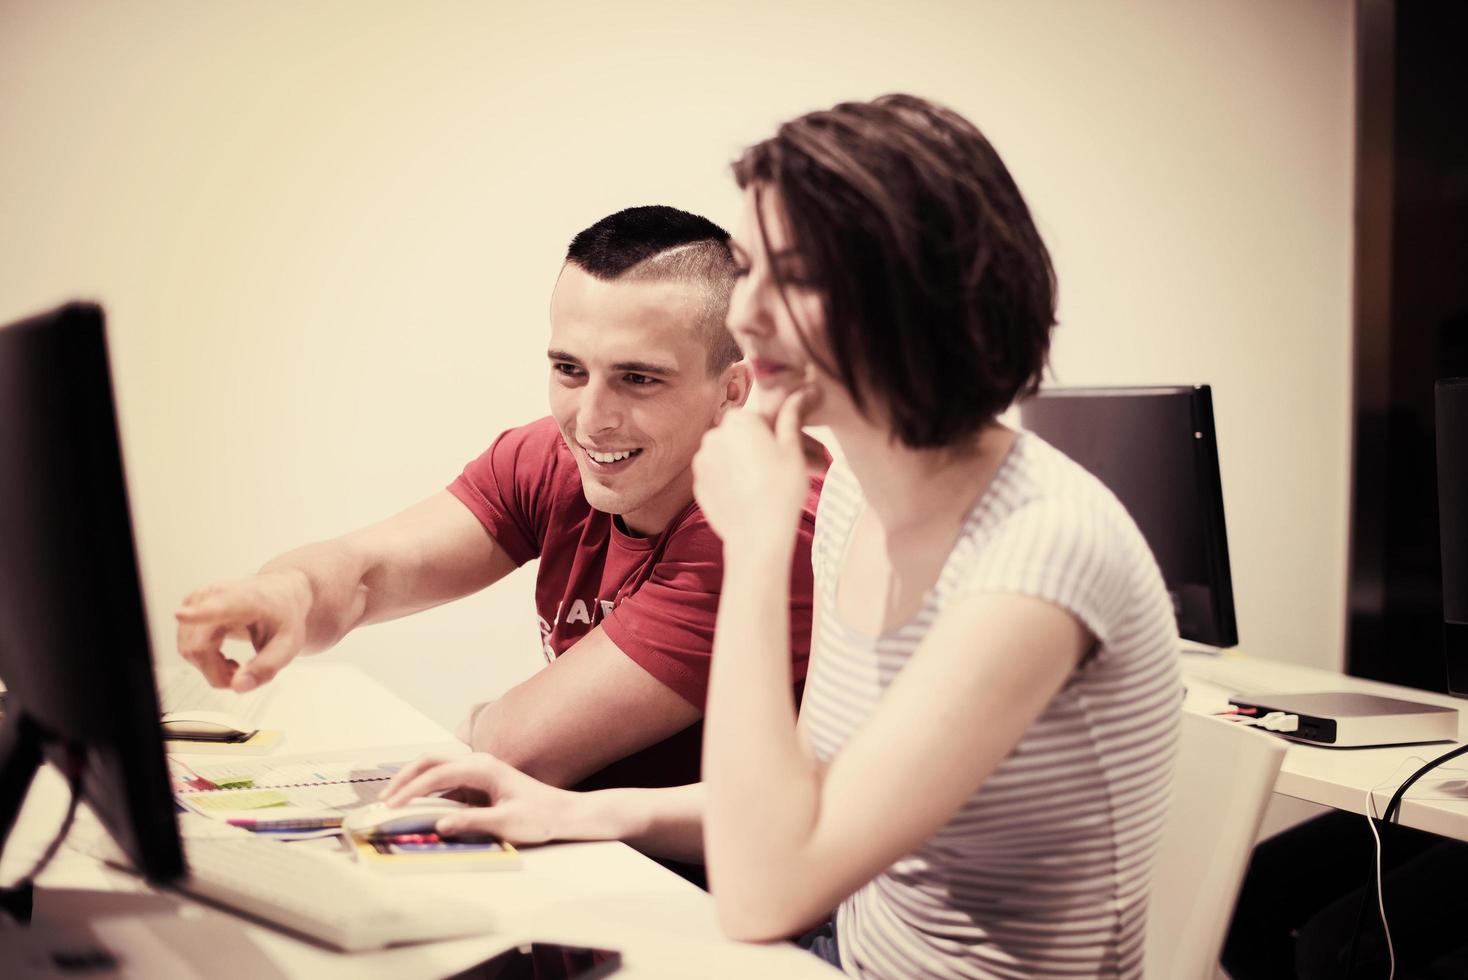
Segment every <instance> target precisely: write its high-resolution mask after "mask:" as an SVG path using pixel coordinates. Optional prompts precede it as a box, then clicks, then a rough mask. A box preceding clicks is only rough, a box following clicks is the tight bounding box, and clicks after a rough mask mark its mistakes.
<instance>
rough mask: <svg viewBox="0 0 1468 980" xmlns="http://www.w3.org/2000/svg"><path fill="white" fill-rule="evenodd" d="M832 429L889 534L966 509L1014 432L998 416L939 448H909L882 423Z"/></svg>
mask: <svg viewBox="0 0 1468 980" xmlns="http://www.w3.org/2000/svg"><path fill="white" fill-rule="evenodd" d="M831 434H832V435H833V436H835V438H836V441H837V442H838V443H839V444H840V446H841V452H842V453H843V454H844V455H845V457H846V462H847V465H848V466H850V467H851V472H852V473H853V474H854V475H855V476H856V480H857V482H858V483H859V484H861V490H862V495H863V496H864V497H865V498H866V502H867V506H868V507H869V508H871V510H872V513H873V515H874V516H875V517H876V518H877V520H878V522H879V523H880V524H881V525H882V528H883V529H884V530H885V531H886V532H887V533H888V534H894V533H902V532H905V531H908V530H910V529H912V528H914V527H920V526H923V525H927V524H932V523H937V522H942V523H948V522H950V521H951V519H952V518H953V516H954V515H955V514H960V513H967V511H968V509H969V508H970V507H971V506H972V505H973V502H974V500H975V499H976V498H977V495H978V493H979V492H980V490H982V489H983V488H984V487H987V486H988V484H989V481H990V480H991V479H993V476H994V474H995V473H996V472H998V469H999V466H1000V465H1001V464H1002V463H1003V461H1004V457H1005V455H1006V454H1007V453H1008V452H1009V447H1010V446H1012V445H1013V444H1014V440H1015V432H1014V431H1013V430H1012V429H1009V428H1008V427H1006V426H1004V425H1001V424H1000V423H998V422H991V423H989V424H988V425H986V426H985V427H984V428H983V429H981V430H979V432H978V433H977V434H975V435H974V436H971V437H970V438H969V439H968V440H967V441H966V442H964V443H962V444H960V445H957V446H947V447H944V448H942V449H912V448H909V447H907V446H904V445H902V444H901V443H900V442H898V441H896V440H895V439H893V438H892V435H891V432H890V431H889V430H887V429H886V428H884V427H879V426H872V425H868V424H865V423H861V424H855V425H850V426H840V427H839V428H838V427H837V426H832V428H831Z"/></svg>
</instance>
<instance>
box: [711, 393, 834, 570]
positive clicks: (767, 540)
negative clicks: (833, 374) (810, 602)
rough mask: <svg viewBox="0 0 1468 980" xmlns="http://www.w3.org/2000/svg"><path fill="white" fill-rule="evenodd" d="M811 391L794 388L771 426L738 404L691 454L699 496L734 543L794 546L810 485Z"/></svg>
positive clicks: (721, 532) (729, 543)
mask: <svg viewBox="0 0 1468 980" xmlns="http://www.w3.org/2000/svg"><path fill="white" fill-rule="evenodd" d="M809 398H810V393H809V391H808V390H807V389H804V388H802V389H799V390H797V391H794V392H792V393H791V394H790V395H789V396H788V397H787V398H786V399H785V400H784V402H783V403H782V404H781V405H780V407H779V410H778V411H777V412H776V413H775V416H774V421H773V424H772V423H771V422H770V421H769V420H767V419H766V418H765V417H764V416H762V415H760V414H759V413H758V412H755V411H753V410H748V409H735V410H732V411H729V412H726V413H725V414H724V418H723V420H722V421H720V423H719V424H718V425H717V426H715V427H714V428H712V429H710V430H709V431H708V432H707V433H705V434H704V437H703V444H702V445H701V446H700V447H699V450H698V455H696V456H694V457H693V495H694V497H695V498H696V499H697V500H698V506H699V508H700V509H701V510H702V511H703V514H704V517H705V518H707V519H708V522H709V524H710V526H712V527H713V529H714V531H715V532H716V533H717V534H718V535H719V537H721V538H723V539H724V549H725V554H726V555H727V554H728V553H729V551H730V550H731V549H736V548H744V547H756V548H757V547H760V546H771V547H777V548H784V547H789V546H792V545H793V544H794V541H795V528H796V525H797V523H798V522H799V520H800V511H801V508H802V507H803V506H804V505H805V497H806V494H807V492H808V491H809V489H810V485H809V479H808V476H807V467H806V460H805V455H804V453H803V451H802V445H801V435H800V425H801V420H802V418H803V417H804V412H805V408H806V404H807V400H808V399H809Z"/></svg>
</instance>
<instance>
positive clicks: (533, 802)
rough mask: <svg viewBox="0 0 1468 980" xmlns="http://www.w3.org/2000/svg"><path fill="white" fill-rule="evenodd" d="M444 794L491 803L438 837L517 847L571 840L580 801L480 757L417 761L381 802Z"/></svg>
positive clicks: (450, 821)
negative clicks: (493, 840) (471, 837)
mask: <svg viewBox="0 0 1468 980" xmlns="http://www.w3.org/2000/svg"><path fill="white" fill-rule="evenodd" d="M440 790H460V791H467V792H462V793H461V794H459V795H462V796H464V797H466V798H469V799H472V798H473V797H476V796H478V797H482V798H486V799H487V800H488V805H481V806H475V807H472V808H469V809H465V810H463V811H460V812H455V813H451V814H449V815H448V816H445V817H443V818H442V819H440V820H439V821H438V825H437V830H438V832H439V833H441V834H445V835H449V834H470V833H477V834H488V835H490V836H493V837H498V838H500V839H501V840H506V841H509V842H510V843H512V844H541V843H544V842H545V841H548V840H558V839H565V838H566V837H568V836H570V834H569V831H568V829H567V828H568V826H569V818H570V815H571V813H572V812H573V810H574V808H575V805H576V802H577V800H578V799H579V797H580V796H581V794H579V793H574V792H571V791H569V790H564V789H557V788H556V787H554V786H548V785H546V784H545V783H542V782H540V781H539V780H537V779H533V778H532V777H530V776H527V775H525V774H524V773H523V772H521V771H520V770H518V769H516V768H515V767H514V766H512V765H510V764H509V763H506V762H501V761H500V760H499V759H496V758H495V757H494V756H492V755H489V754H488V753H485V752H475V753H472V754H470V755H455V756H438V755H426V756H423V757H422V758H419V759H416V760H414V761H413V762H411V763H409V764H408V765H406V766H404V767H403V768H402V769H401V770H399V771H398V773H397V775H395V776H393V778H392V781H391V782H389V783H388V784H387V789H385V790H383V791H382V799H383V801H384V802H386V803H388V804H390V805H392V806H400V805H402V804H404V803H406V802H408V801H409V800H411V799H412V798H413V797H415V796H427V795H429V794H430V793H436V792H439V791H440Z"/></svg>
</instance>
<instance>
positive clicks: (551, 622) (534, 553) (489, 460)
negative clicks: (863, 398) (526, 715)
mask: <svg viewBox="0 0 1468 980" xmlns="http://www.w3.org/2000/svg"><path fill="white" fill-rule="evenodd" d="M820 485H821V481H820V479H819V478H812V480H811V490H810V494H809V496H808V498H807V500H806V506H805V512H804V514H803V515H802V519H801V523H800V528H799V537H798V540H797V542H796V548H795V559H794V562H793V563H792V568H791V576H790V663H791V682H792V684H793V685H794V687H795V690H796V693H797V695H798V694H799V691H800V688H801V685H802V683H803V681H804V679H805V667H806V658H807V657H808V655H809V651H810V620H811V589H812V583H811V564H810V543H811V534H812V532H813V531H814V529H815V512H816V501H817V498H818V497H819V494H820ZM448 489H449V492H450V493H452V494H453V495H454V496H455V497H457V498H458V499H459V500H460V501H462V502H463V503H464V506H466V507H468V508H469V510H470V511H472V512H473V514H474V516H475V517H477V518H479V520H480V522H481V523H482V524H483V525H484V527H485V528H486V529H487V530H488V531H489V533H490V534H491V535H492V536H493V537H494V539H495V541H496V543H498V544H499V546H500V547H501V548H502V549H504V551H505V553H506V554H507V555H509V556H510V557H511V558H512V559H514V561H515V563H516V564H517V565H523V564H525V563H526V562H527V561H530V560H531V559H533V558H539V559H540V568H539V569H538V570H537V572H536V577H535V607H536V612H537V613H538V615H539V618H540V640H541V646H542V647H543V648H544V650H545V653H546V658H547V659H548V660H549V659H553V658H555V657H558V656H560V655H561V654H562V653H564V652H565V651H566V650H567V649H569V648H570V647H571V645H572V644H574V643H575V642H576V641H577V640H579V639H581V637H583V636H585V635H586V634H587V633H589V632H590V631H591V630H592V629H594V628H595V627H597V626H601V627H602V630H603V631H604V632H605V633H606V635H607V638H608V639H610V640H611V641H612V642H613V643H615V644H616V645H617V648H618V649H619V650H621V651H622V653H624V654H625V655H626V656H627V657H629V658H630V659H631V660H632V661H633V662H634V663H636V664H637V665H638V666H639V667H641V668H642V669H643V670H645V671H647V672H648V673H649V674H651V675H652V676H653V677H655V678H657V679H658V680H659V681H660V682H662V683H663V684H665V685H667V686H668V687H669V688H671V689H672V690H673V691H675V692H676V693H677V694H678V695H680V696H681V697H682V698H684V699H685V700H686V701H688V703H689V704H691V705H693V706H694V707H696V708H698V709H699V710H700V711H702V710H703V708H704V703H705V699H706V697H707V695H708V679H709V661H710V657H711V654H712V652H713V642H714V617H715V614H716V613H717V612H718V606H719V593H720V588H721V585H722V582H723V574H724V569H723V548H722V542H720V540H719V537H718V535H717V534H715V533H714V531H713V528H711V527H709V525H708V521H706V520H705V519H704V516H703V512H702V511H700V510H699V509H698V505H697V504H696V503H693V502H690V503H689V504H688V506H687V507H685V508H684V509H683V511H682V512H681V513H679V514H678V516H677V517H675V518H673V520H672V522H671V523H670V524H669V525H668V526H667V528H665V529H664V530H663V532H662V533H661V534H658V535H656V536H653V537H646V538H639V537H633V536H632V535H630V534H627V533H626V532H625V531H623V530H622V529H621V528H619V527H618V526H617V522H616V521H615V520H613V518H612V515H611V514H607V513H604V512H602V511H599V510H595V509H593V508H592V506H591V505H590V504H589V503H587V500H586V495H585V494H584V493H582V491H581V475H580V472H579V471H578V470H577V468H576V460H575V458H574V457H573V456H572V455H571V451H570V449H568V448H567V447H566V444H565V442H563V441H562V439H561V434H560V431H559V430H558V429H557V428H556V425H555V421H554V420H553V419H550V418H545V419H541V420H539V421H537V422H532V423H530V424H529V425H526V426H522V427H520V428H517V429H511V430H509V431H508V432H505V433H504V434H503V435H501V436H500V437H499V438H498V439H496V440H495V441H494V445H492V446H490V447H489V449H488V450H487V451H486V452H485V453H484V454H483V455H482V456H480V457H479V458H478V459H476V460H474V461H473V462H471V463H470V464H469V465H468V466H466V467H464V472H463V473H462V474H461V475H460V476H459V478H458V479H456V480H455V481H454V482H453V483H451V484H449V488H448ZM702 736H703V724H702V722H699V723H696V724H694V725H692V726H690V727H689V728H686V729H684V730H683V731H681V732H679V733H677V734H676V735H673V736H670V737H669V738H667V739H665V740H663V741H662V742H660V743H658V744H656V745H652V746H649V747H648V748H646V749H643V750H641V751H639V752H636V753H634V754H632V755H630V756H628V757H627V758H625V759H623V760H621V761H619V762H616V763H613V764H612V765H610V766H608V767H607V768H605V769H603V770H602V771H600V772H598V773H596V774H594V775H593V776H591V777H590V778H589V779H587V780H586V782H584V783H583V784H582V785H581V787H580V788H583V789H590V788H596V787H604V786H678V785H682V784H684V783H691V782H697V781H698V778H699V774H698V773H699V754H700V748H701V742H702Z"/></svg>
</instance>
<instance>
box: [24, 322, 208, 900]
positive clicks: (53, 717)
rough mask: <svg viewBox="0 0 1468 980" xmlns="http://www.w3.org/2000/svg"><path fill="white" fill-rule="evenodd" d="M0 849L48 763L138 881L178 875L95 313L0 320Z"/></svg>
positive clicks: (102, 338)
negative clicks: (2, 690)
mask: <svg viewBox="0 0 1468 980" xmlns="http://www.w3.org/2000/svg"><path fill="white" fill-rule="evenodd" d="M0 474H3V475H0V679H3V680H4V682H5V685H6V687H7V688H8V691H7V694H6V701H5V717H4V721H3V722H0V847H3V846H4V843H5V840H6V838H7V837H8V836H9V834H10V831H11V829H12V827H13V826H14V823H15V819H16V816H17V814H18V812H19V810H20V806H21V804H22V802H23V801H24V799H25V796H26V793H27V790H28V789H29V787H30V784H31V781H32V777H33V776H34V774H35V772H36V770H37V769H38V768H39V766H40V765H42V764H43V762H44V761H46V760H50V761H51V762H52V763H54V764H55V765H56V766H57V767H58V768H59V769H60V770H61V771H62V772H63V773H64V774H65V775H66V776H67V777H68V779H69V780H70V781H71V783H72V786H73V792H74V793H80V795H81V796H82V797H84V798H85V799H86V800H87V801H88V802H89V803H90V804H91V806H92V808H93V810H94V811H95V812H96V813H97V816H98V817H99V818H100V820H101V821H102V823H103V824H104V825H105V826H106V827H107V829H108V831H109V832H110V833H111V835H112V837H113V838H114V839H115V840H116V841H117V843H118V845H119V846H120V847H121V848H122V850H123V851H124V852H126V854H127V855H128V857H129V858H130V859H131V860H132V862H133V863H134V864H135V866H136V867H137V868H138V870H139V871H141V872H142V873H143V874H144V875H146V876H147V877H148V878H149V879H151V880H154V881H157V882H166V881H171V880H173V879H176V878H178V877H180V876H181V875H182V874H183V873H184V859H183V854H182V850H181V848H180V845H179V838H178V832H177V827H176V823H175V817H174V810H173V806H172V792H171V789H170V787H169V779H168V773H167V768H166V764H165V762H164V757H163V747H162V743H161V741H160V737H159V728H158V717H159V713H158V701H157V694H156V692H155V688H154V684H153V668H152V659H151V653H150V648H149V644H148V627H147V617H146V615H145V613H144V608H143V598H142V590H141V587H140V584H139V580H138V565H137V556H136V554H135V551H134V548H133V532H132V522H131V519H130V517H129V511H128V503H127V489H126V482H125V480H124V477H123V464H122V453H121V449H120V447H119V442H118V434H117V417H116V412H115V409H114V406H113V397H112V379H111V374H110V371H109V369H108V360H107V343H106V337H105V331H104V327H103V316H102V311H101V309H99V308H98V307H96V306H92V305H87V304H79V303H78V304H71V305H68V306H64V307H62V308H60V309H58V310H55V311H54V312H51V313H48V314H45V315H42V316H37V317H34V318H31V319H28V320H23V321H21V322H19V323H14V324H11V325H10V326H6V327H0Z"/></svg>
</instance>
